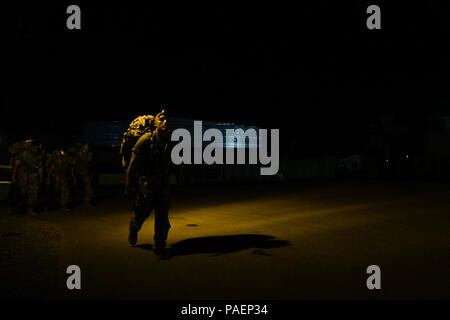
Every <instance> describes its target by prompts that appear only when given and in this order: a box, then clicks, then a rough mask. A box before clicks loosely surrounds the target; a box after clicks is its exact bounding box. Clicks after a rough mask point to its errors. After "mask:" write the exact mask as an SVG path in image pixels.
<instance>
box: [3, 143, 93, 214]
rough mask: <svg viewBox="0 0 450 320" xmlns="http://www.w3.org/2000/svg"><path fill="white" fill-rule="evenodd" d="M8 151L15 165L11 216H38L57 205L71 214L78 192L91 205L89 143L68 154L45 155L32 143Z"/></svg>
mask: <svg viewBox="0 0 450 320" xmlns="http://www.w3.org/2000/svg"><path fill="white" fill-rule="evenodd" d="M8 151H9V153H10V155H11V165H12V175H11V181H12V185H11V189H10V196H9V207H10V212H11V213H17V212H22V211H26V212H27V213H28V214H30V215H36V214H37V212H38V211H40V210H47V208H48V207H49V206H51V205H53V204H54V203H55V202H56V203H57V204H58V205H59V206H60V207H61V208H62V209H64V210H66V211H69V210H70V209H69V206H70V205H71V202H72V200H73V199H72V196H73V193H74V191H75V192H76V190H77V189H79V188H80V189H82V190H83V192H84V203H85V204H90V203H91V200H92V196H93V191H92V187H91V181H90V175H89V167H90V162H91V161H92V153H91V152H90V151H89V145H88V144H87V143H76V144H75V145H73V146H71V147H70V148H68V149H67V150H66V151H65V150H61V149H57V150H53V151H52V152H45V150H44V149H43V148H42V145H41V144H39V143H38V142H37V141H35V140H31V139H30V140H25V141H20V142H16V143H14V144H13V145H12V146H11V147H10V148H9V150H8Z"/></svg>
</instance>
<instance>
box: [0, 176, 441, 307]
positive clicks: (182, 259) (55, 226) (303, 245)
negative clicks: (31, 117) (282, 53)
mask: <svg viewBox="0 0 450 320" xmlns="http://www.w3.org/2000/svg"><path fill="white" fill-rule="evenodd" d="M449 195H450V184H445V183H436V182H434V183H431V182H420V183H419V182H415V183H411V182H345V183H343V182H341V183H339V182H333V183H330V182H323V183H303V184H271V185H247V186H228V187H227V186H221V187H217V186H201V187H184V188H179V189H178V190H177V191H176V193H175V194H174V201H173V208H172V210H171V211H170V221H171V224H172V229H171V231H170V233H169V239H168V246H169V248H170V251H171V253H172V256H171V257H170V258H169V259H163V260H162V259H159V258H158V257H157V256H155V255H154V252H153V250H152V246H153V221H154V220H153V216H151V217H150V218H149V220H147V222H146V223H145V224H144V226H143V228H142V230H141V232H140V233H139V237H138V243H137V246H135V247H131V246H130V245H129V244H128V243H127V234H128V221H129V218H130V210H129V204H128V202H127V201H126V200H125V199H124V197H123V196H121V195H120V192H119V191H118V190H109V191H108V190H103V191H102V194H101V195H100V199H99V202H98V203H97V204H96V205H94V206H91V207H87V208H85V207H77V208H75V209H74V210H73V211H72V212H71V213H70V215H65V214H64V213H63V212H61V211H58V210H55V211H50V212H48V213H45V214H42V215H40V216H38V217H29V216H10V215H8V214H7V213H6V209H5V208H4V206H3V207H1V211H0V219H1V220H0V221H1V222H2V223H1V226H0V233H1V244H0V250H1V260H0V261H1V262H0V268H1V269H0V270H1V277H2V278H1V280H2V283H3V285H4V287H3V290H2V297H3V298H4V297H6V298H22V297H28V298H30V297H31V298H64V299H226V300H229V299H411V298H412V299H423V298H424V299H432V298H446V299H449V298H450V209H449V208H450V197H449ZM373 264H375V265H378V266H380V268H381V274H382V275H381V285H382V289H381V290H376V291H370V290H368V289H367V287H366V279H367V277H368V276H369V275H368V274H367V273H366V268H367V267H368V266H369V265H373ZM69 265H78V266H79V267H80V268H81V273H82V289H81V290H72V291H70V290H68V289H67V288H66V278H67V277H68V275H67V274H66V268H67V266H69Z"/></svg>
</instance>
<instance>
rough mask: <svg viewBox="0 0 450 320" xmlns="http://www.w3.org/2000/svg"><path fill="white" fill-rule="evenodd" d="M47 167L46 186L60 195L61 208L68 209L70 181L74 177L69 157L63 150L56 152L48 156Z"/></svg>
mask: <svg viewBox="0 0 450 320" xmlns="http://www.w3.org/2000/svg"><path fill="white" fill-rule="evenodd" d="M46 167H47V175H46V184H47V186H48V188H49V190H50V191H56V193H57V194H58V196H59V204H60V206H61V207H62V208H64V209H67V206H68V205H69V202H70V183H69V181H70V179H71V178H72V176H73V170H72V167H71V165H70V160H69V157H68V156H67V155H66V154H65V153H64V151H62V150H54V151H53V152H52V153H51V154H49V155H48V158H47V161H46ZM52 187H53V188H52Z"/></svg>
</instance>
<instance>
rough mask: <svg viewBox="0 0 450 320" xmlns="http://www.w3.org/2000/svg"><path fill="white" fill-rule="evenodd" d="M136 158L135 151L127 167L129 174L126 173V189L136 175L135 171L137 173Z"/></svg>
mask: <svg viewBox="0 0 450 320" xmlns="http://www.w3.org/2000/svg"><path fill="white" fill-rule="evenodd" d="M135 159H136V154H135V153H134V152H132V153H131V159H130V164H129V165H128V168H127V174H126V175H125V189H127V188H128V186H129V184H130V181H131V178H132V177H134V173H135V167H136V164H135V161H134V160H135Z"/></svg>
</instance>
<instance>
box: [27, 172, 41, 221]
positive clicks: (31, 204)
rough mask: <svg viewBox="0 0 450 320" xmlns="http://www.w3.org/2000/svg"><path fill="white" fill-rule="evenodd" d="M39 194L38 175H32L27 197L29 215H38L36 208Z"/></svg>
mask: <svg viewBox="0 0 450 320" xmlns="http://www.w3.org/2000/svg"><path fill="white" fill-rule="evenodd" d="M38 193H39V179H38V177H37V175H34V174H33V175H31V176H30V178H29V180H28V185H27V197H28V213H29V214H31V215H36V208H37V204H38Z"/></svg>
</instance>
